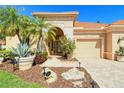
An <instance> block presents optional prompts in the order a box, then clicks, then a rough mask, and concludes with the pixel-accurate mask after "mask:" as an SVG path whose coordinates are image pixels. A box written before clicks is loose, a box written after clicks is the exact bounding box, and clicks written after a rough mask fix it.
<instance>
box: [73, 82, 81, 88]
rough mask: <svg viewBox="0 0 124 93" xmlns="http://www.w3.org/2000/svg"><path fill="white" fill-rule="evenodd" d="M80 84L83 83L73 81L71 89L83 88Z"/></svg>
mask: <svg viewBox="0 0 124 93" xmlns="http://www.w3.org/2000/svg"><path fill="white" fill-rule="evenodd" d="M82 83H83V81H74V82H72V84H73V85H74V86H73V87H75V88H77V87H79V88H81V87H83V85H82Z"/></svg>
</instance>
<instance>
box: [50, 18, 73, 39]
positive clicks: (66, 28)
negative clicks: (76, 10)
mask: <svg viewBox="0 0 124 93" xmlns="http://www.w3.org/2000/svg"><path fill="white" fill-rule="evenodd" d="M48 22H49V23H51V24H52V25H54V26H56V27H59V28H60V29H62V31H63V32H64V35H65V36H67V37H68V38H70V39H73V20H71V21H48Z"/></svg>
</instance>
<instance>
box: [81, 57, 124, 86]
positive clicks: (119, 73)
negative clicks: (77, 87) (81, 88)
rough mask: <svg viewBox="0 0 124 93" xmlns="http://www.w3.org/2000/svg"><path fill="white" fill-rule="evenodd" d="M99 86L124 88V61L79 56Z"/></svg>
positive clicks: (83, 65)
mask: <svg viewBox="0 0 124 93" xmlns="http://www.w3.org/2000/svg"><path fill="white" fill-rule="evenodd" d="M79 61H80V62H81V64H82V67H84V68H85V69H86V70H87V71H88V72H89V73H90V74H91V76H92V78H93V79H94V80H95V81H96V82H97V83H98V85H99V86H100V87H101V88H124V62H116V61H111V60H105V59H88V58H79Z"/></svg>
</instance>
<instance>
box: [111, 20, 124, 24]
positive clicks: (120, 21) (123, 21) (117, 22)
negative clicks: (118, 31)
mask: <svg viewBox="0 0 124 93" xmlns="http://www.w3.org/2000/svg"><path fill="white" fill-rule="evenodd" d="M112 24H114V25H124V20H118V21H115V22H113V23H112Z"/></svg>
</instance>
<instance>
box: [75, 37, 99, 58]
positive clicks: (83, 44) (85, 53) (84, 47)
mask: <svg viewBox="0 0 124 93" xmlns="http://www.w3.org/2000/svg"><path fill="white" fill-rule="evenodd" d="M100 47H101V43H100V40H90V39H88V40H84V39H78V40H77V43H76V56H77V57H79V58H80V57H81V58H83V57H84V58H100Z"/></svg>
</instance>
